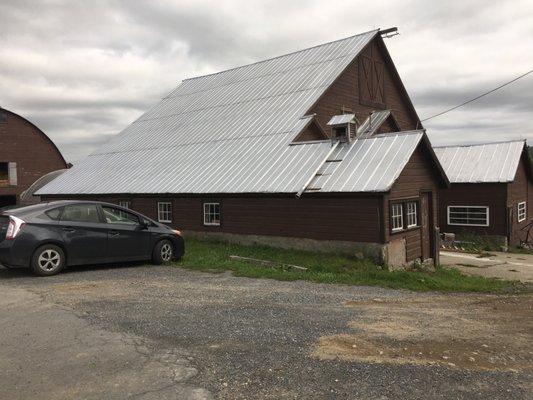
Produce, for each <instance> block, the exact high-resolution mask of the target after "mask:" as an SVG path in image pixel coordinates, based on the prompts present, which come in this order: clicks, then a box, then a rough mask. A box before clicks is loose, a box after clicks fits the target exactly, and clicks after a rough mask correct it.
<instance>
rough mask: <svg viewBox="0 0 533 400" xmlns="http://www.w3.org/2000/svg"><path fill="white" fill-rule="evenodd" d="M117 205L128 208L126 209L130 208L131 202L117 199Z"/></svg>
mask: <svg viewBox="0 0 533 400" xmlns="http://www.w3.org/2000/svg"><path fill="white" fill-rule="evenodd" d="M118 205H119V206H120V207H124V208H128V209H130V208H131V202H130V201H119V202H118Z"/></svg>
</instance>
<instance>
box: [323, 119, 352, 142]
mask: <svg viewBox="0 0 533 400" xmlns="http://www.w3.org/2000/svg"><path fill="white" fill-rule="evenodd" d="M356 122H357V119H356V118H355V114H340V115H334V116H333V117H332V118H331V119H330V120H329V122H328V126H330V127H331V140H338V141H339V142H341V143H349V142H351V140H352V139H353V138H354V137H355V135H356V132H357V126H356Z"/></svg>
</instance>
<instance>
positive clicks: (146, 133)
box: [39, 30, 378, 194]
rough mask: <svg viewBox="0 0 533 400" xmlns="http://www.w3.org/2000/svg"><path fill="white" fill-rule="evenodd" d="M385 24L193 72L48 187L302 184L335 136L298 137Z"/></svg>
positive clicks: (115, 189) (101, 189) (279, 187)
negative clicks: (311, 140) (322, 139)
mask: <svg viewBox="0 0 533 400" xmlns="http://www.w3.org/2000/svg"><path fill="white" fill-rule="evenodd" d="M377 32H378V31H377V30H375V31H371V32H367V33H364V34H361V35H357V36H353V37H350V38H347V39H343V40H339V41H336V42H332V43H327V44H324V45H321V46H317V47H313V48H310V49H306V50H302V51H299V52H296V53H292V54H288V55H285V56H281V57H277V58H273V59H270V60H266V61H262V62H258V63H255V64H251V65H247V66H243V67H239V68H234V69H231V70H228V71H223V72H220V73H216V74H212V75H207V76H203V77H198V78H193V79H188V80H185V81H183V82H182V83H181V84H180V85H179V86H178V87H177V88H176V89H174V90H173V91H172V92H171V93H170V94H169V95H168V96H166V97H165V98H164V99H162V100H161V102H160V103H158V104H157V105H155V106H154V107H152V108H151V109H150V110H148V111H147V112H146V113H145V114H144V115H143V116H141V117H140V118H139V119H137V120H136V121H135V122H133V123H132V124H131V125H130V126H128V127H127V128H126V129H124V130H123V131H122V132H121V133H120V134H118V135H117V136H116V137H114V138H113V139H112V140H110V141H109V142H108V143H107V144H105V145H104V146H102V147H101V148H99V149H97V150H96V151H95V152H94V153H93V154H91V155H90V156H89V157H88V158H87V159H85V160H84V161H82V162H81V163H79V164H78V165H76V166H75V167H73V168H72V169H71V170H69V171H67V172H66V173H65V174H63V175H61V176H60V177H58V178H57V179H56V180H54V181H53V182H52V183H50V184H49V185H47V186H45V187H44V188H42V189H41V190H40V191H39V194H89V193H99V194H103V193H129V192H131V193H215V192H228V193H241V192H262V191H268V192H298V190H300V189H301V186H302V185H303V184H304V183H305V181H306V180H307V179H308V178H309V173H310V171H313V170H315V168H316V166H315V164H316V162H317V160H321V159H322V158H323V157H325V154H327V153H325V152H327V151H328V150H327V149H328V146H330V144H329V143H326V144H324V143H322V144H308V145H302V146H289V143H291V141H292V140H293V139H294V138H295V137H296V135H297V134H298V133H299V132H300V131H301V129H302V127H303V126H304V125H305V122H307V120H305V119H302V117H303V116H304V115H305V113H306V112H307V111H308V110H309V109H310V108H311V106H312V105H313V104H314V103H315V102H316V100H318V98H319V97H320V96H321V95H322V93H323V92H324V91H325V90H326V89H327V88H328V87H329V86H330V85H331V83H332V82H333V81H334V80H335V79H336V78H337V77H338V76H339V74H340V73H341V72H342V71H343V70H344V69H345V68H346V67H347V66H348V65H349V63H350V62H351V61H352V60H353V59H354V58H355V57H356V56H357V55H358V54H359V52H360V51H361V50H362V49H363V48H364V47H365V46H366V45H367V44H368V43H369V42H370V41H371V40H372V39H373V38H374V37H375V36H376V34H377ZM322 154H323V155H322Z"/></svg>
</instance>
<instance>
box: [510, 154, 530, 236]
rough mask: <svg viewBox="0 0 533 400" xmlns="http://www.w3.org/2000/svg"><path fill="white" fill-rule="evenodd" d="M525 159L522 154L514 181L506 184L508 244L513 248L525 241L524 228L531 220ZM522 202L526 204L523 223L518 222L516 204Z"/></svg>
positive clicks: (525, 233) (524, 155)
mask: <svg viewBox="0 0 533 400" xmlns="http://www.w3.org/2000/svg"><path fill="white" fill-rule="evenodd" d="M525 157H527V155H526V154H523V156H522V158H521V160H520V163H519V164H518V168H517V170H516V175H515V178H514V181H513V182H511V183H509V184H507V207H508V210H510V213H509V212H508V218H511V221H510V224H509V227H510V235H509V243H510V244H512V245H515V246H517V245H519V244H520V241H521V240H526V237H527V231H526V230H525V228H526V225H528V224H529V223H530V222H531V220H532V219H531V217H530V215H531V211H529V208H530V206H531V205H530V203H529V202H528V198H529V190H530V182H529V179H528V175H527V171H526V165H527V161H526V159H525ZM522 201H525V202H526V211H527V215H526V219H525V221H522V222H518V203H519V202H522ZM532 233H533V231H532Z"/></svg>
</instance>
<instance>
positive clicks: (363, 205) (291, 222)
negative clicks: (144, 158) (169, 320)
mask: <svg viewBox="0 0 533 400" xmlns="http://www.w3.org/2000/svg"><path fill="white" fill-rule="evenodd" d="M48 198H50V199H52V198H54V197H53V196H48ZM70 198H84V199H90V200H100V201H107V202H110V203H115V204H118V202H119V201H120V200H128V201H131V208H132V209H134V210H136V211H138V212H140V213H142V214H145V215H146V216H148V217H150V218H152V219H155V220H157V202H158V201H171V202H172V216H173V218H172V224H170V225H171V226H173V227H175V228H177V229H183V230H191V231H201V232H224V233H234V234H242V235H266V236H285V237H296V238H307V239H316V240H338V241H350V242H367V243H381V242H382V232H381V225H382V224H381V214H380V212H381V204H382V197H381V196H367V195H349V196H342V197H331V196H320V195H310V196H309V197H305V195H304V197H302V198H300V199H298V198H296V197H276V196H268V195H258V196H246V197H244V196H243V197H228V196H223V197H216V196H205V197H204V196H202V197H199V196H198V197H196V196H195V197H172V198H169V197H164V196H163V195H161V196H158V197H148V196H142V195H124V196H70ZM204 202H219V203H220V207H221V226H204V225H203V209H202V204H203V203H204Z"/></svg>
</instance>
